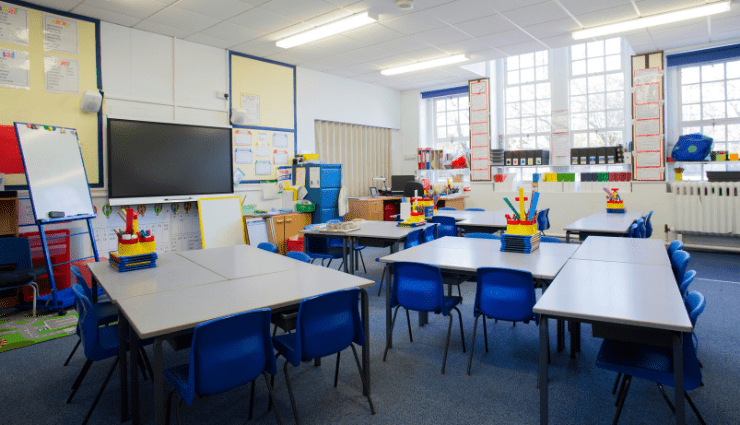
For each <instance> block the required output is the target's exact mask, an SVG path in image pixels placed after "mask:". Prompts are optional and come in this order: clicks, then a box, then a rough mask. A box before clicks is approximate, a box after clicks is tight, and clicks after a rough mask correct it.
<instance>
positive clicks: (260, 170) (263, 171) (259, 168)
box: [254, 161, 272, 176]
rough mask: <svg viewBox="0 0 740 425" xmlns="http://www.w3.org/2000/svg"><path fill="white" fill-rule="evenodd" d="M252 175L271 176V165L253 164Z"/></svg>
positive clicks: (258, 162)
mask: <svg viewBox="0 0 740 425" xmlns="http://www.w3.org/2000/svg"><path fill="white" fill-rule="evenodd" d="M254 174H256V175H258V176H269V175H270V174H272V165H271V164H270V161H257V162H256V163H255V164H254Z"/></svg>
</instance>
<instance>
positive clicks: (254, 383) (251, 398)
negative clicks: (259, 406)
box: [167, 379, 257, 425]
mask: <svg viewBox="0 0 740 425" xmlns="http://www.w3.org/2000/svg"><path fill="white" fill-rule="evenodd" d="M256 386H257V380H256V379H255V380H253V381H252V390H251V391H250V392H249V416H248V417H247V420H248V421H251V420H252V414H253V413H254V387H256ZM167 425H169V424H167Z"/></svg>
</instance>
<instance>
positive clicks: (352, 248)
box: [348, 237, 355, 274]
mask: <svg viewBox="0 0 740 425" xmlns="http://www.w3.org/2000/svg"><path fill="white" fill-rule="evenodd" d="M348 239H349V273H350V274H355V242H354V240H353V238H351V237H350V238H348Z"/></svg>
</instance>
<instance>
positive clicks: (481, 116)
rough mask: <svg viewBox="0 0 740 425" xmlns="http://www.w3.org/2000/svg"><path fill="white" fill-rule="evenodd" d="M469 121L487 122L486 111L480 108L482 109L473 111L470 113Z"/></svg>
mask: <svg viewBox="0 0 740 425" xmlns="http://www.w3.org/2000/svg"><path fill="white" fill-rule="evenodd" d="M470 122H471V123H487V122H488V111H487V110H485V109H484V110H482V111H473V113H472V114H471V115H470Z"/></svg>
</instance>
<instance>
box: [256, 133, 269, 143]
mask: <svg viewBox="0 0 740 425" xmlns="http://www.w3.org/2000/svg"><path fill="white" fill-rule="evenodd" d="M257 137H258V138H259V140H260V142H266V141H267V132H266V131H260V132H258V133H257Z"/></svg>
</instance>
